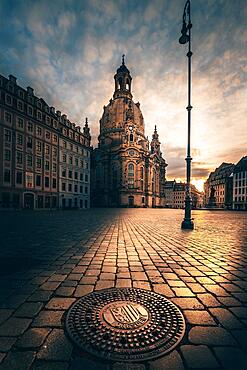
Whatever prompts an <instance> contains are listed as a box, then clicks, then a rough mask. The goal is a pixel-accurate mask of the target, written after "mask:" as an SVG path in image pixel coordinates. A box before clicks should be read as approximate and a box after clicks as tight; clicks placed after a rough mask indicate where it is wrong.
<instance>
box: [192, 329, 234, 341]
mask: <svg viewBox="0 0 247 370" xmlns="http://www.w3.org/2000/svg"><path fill="white" fill-rule="evenodd" d="M189 341H190V342H191V343H194V344H206V345H209V346H212V345H216V346H224V345H226V346H227V345H228V346H235V345H236V340H235V339H234V338H233V336H232V335H231V334H230V333H229V332H228V331H226V330H225V329H223V328H218V327H210V326H208V327H203V326H195V327H193V328H192V329H191V330H190V331H189Z"/></svg>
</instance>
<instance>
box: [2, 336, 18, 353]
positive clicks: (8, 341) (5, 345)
mask: <svg viewBox="0 0 247 370" xmlns="http://www.w3.org/2000/svg"><path fill="white" fill-rule="evenodd" d="M15 341H16V338H12V337H0V352H7V351H9V350H10V349H11V347H12V346H13V344H14V343H15Z"/></svg>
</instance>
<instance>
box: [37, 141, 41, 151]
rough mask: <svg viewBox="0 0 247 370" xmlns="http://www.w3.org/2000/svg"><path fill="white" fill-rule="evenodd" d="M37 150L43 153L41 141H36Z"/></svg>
mask: <svg viewBox="0 0 247 370" xmlns="http://www.w3.org/2000/svg"><path fill="white" fill-rule="evenodd" d="M36 151H37V152H40V153H41V151H42V143H41V141H36Z"/></svg>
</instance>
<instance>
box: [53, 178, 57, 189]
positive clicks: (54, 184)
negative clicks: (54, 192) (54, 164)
mask: <svg viewBox="0 0 247 370" xmlns="http://www.w3.org/2000/svg"><path fill="white" fill-rule="evenodd" d="M56 187H57V179H54V178H53V179H52V188H53V189H56Z"/></svg>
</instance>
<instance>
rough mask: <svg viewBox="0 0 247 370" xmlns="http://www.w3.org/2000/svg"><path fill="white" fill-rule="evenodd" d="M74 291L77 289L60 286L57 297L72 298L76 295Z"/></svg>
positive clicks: (56, 293)
mask: <svg viewBox="0 0 247 370" xmlns="http://www.w3.org/2000/svg"><path fill="white" fill-rule="evenodd" d="M74 290H75V288H73V287H64V286H62V287H61V286H60V287H59V288H58V289H57V290H56V292H55V295H56V296H60V297H70V296H72V294H73V293H74Z"/></svg>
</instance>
